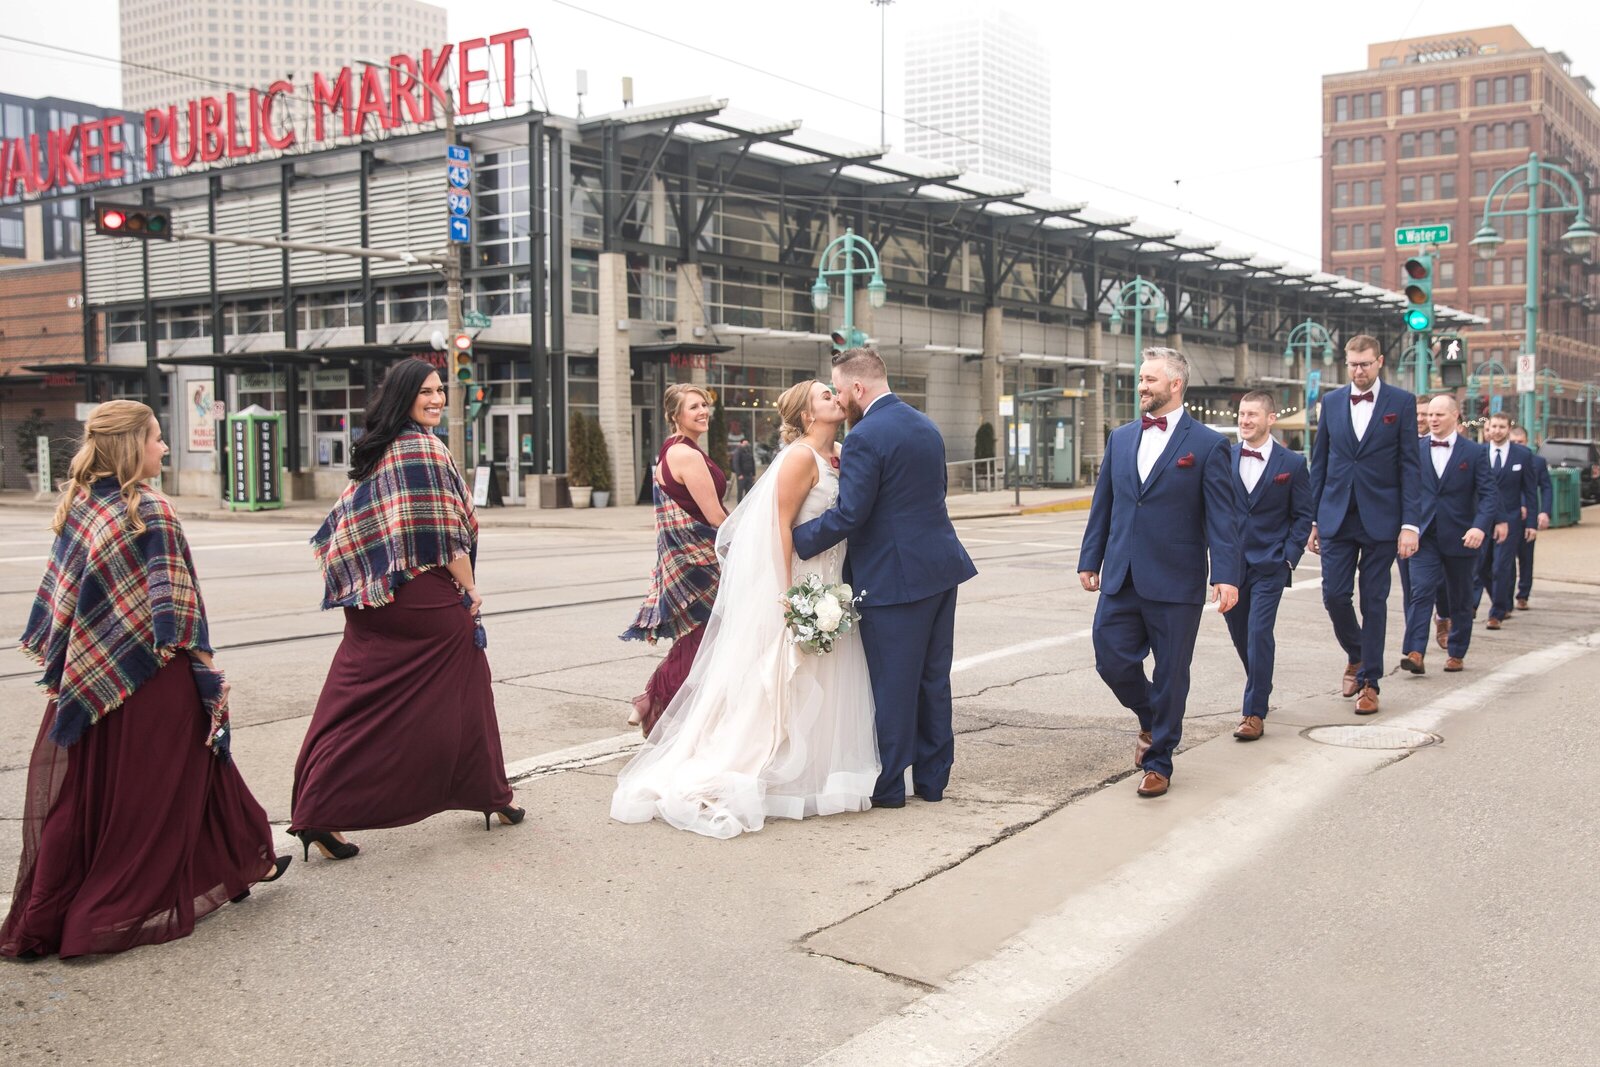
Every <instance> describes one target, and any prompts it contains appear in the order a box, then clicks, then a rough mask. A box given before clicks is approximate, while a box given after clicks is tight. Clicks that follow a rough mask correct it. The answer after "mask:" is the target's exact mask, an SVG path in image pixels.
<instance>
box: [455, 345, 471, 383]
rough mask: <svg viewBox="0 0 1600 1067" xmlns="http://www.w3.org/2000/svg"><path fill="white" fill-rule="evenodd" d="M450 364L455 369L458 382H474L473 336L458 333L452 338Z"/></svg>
mask: <svg viewBox="0 0 1600 1067" xmlns="http://www.w3.org/2000/svg"><path fill="white" fill-rule="evenodd" d="M450 363H451V365H452V366H453V367H454V368H455V373H456V381H458V382H462V383H466V382H470V381H472V335H471V334H469V333H458V334H456V335H455V336H454V337H452V338H450Z"/></svg>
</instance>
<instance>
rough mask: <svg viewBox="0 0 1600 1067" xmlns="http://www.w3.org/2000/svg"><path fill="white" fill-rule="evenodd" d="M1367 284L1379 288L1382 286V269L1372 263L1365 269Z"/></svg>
mask: <svg viewBox="0 0 1600 1067" xmlns="http://www.w3.org/2000/svg"><path fill="white" fill-rule="evenodd" d="M1367 284H1368V285H1376V286H1380V287H1381V286H1382V285H1383V267H1381V266H1379V265H1378V264H1376V263H1374V264H1373V265H1372V266H1371V267H1369V268H1368V269H1367Z"/></svg>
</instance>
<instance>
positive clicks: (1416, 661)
mask: <svg viewBox="0 0 1600 1067" xmlns="http://www.w3.org/2000/svg"><path fill="white" fill-rule="evenodd" d="M1400 669H1401V670H1403V671H1410V672H1411V673H1412V674H1427V673H1428V668H1426V667H1424V666H1423V665H1422V653H1421V652H1407V653H1406V654H1405V655H1404V656H1402V657H1400Z"/></svg>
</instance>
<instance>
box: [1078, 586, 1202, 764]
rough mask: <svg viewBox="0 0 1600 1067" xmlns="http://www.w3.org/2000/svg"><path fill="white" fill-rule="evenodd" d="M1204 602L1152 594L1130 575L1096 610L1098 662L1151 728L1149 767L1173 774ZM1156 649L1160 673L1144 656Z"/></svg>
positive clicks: (1122, 700) (1142, 724)
mask: <svg viewBox="0 0 1600 1067" xmlns="http://www.w3.org/2000/svg"><path fill="white" fill-rule="evenodd" d="M1202 610H1203V606H1202V605H1200V604H1169V603H1165V602H1163V601H1159V600H1146V599H1144V598H1143V597H1141V596H1140V595H1139V594H1138V592H1137V591H1136V590H1135V589H1134V588H1133V581H1132V579H1131V578H1130V579H1129V580H1128V581H1127V582H1126V583H1125V584H1124V585H1123V587H1122V588H1121V589H1120V590H1118V591H1117V592H1116V593H1114V594H1108V593H1104V592H1102V593H1101V594H1100V603H1099V604H1098V605H1097V606H1096V607H1095V611H1094V667H1095V670H1096V671H1098V672H1099V674H1100V677H1101V679H1102V680H1104V682H1105V683H1106V685H1107V686H1109V687H1110V689H1111V692H1112V693H1113V694H1114V695H1115V696H1116V698H1117V700H1118V701H1119V702H1120V703H1121V704H1122V706H1123V707H1125V708H1127V709H1128V710H1129V711H1131V712H1133V713H1134V714H1135V715H1136V716H1138V718H1139V729H1140V730H1143V731H1145V732H1147V733H1149V734H1150V751H1149V752H1147V753H1146V754H1145V757H1144V769H1145V770H1147V771H1155V772H1156V773H1157V774H1164V775H1166V776H1167V777H1168V778H1171V777H1172V754H1173V752H1174V751H1176V750H1177V747H1178V742H1179V741H1181V740H1182V739H1183V713H1184V710H1185V708H1186V707H1187V705H1188V701H1189V667H1190V664H1191V663H1192V662H1193V660H1194V640H1195V636H1196V635H1197V634H1198V633H1199V632H1200V613H1201V611H1202ZM1151 652H1154V653H1155V660H1156V663H1155V676H1154V678H1146V677H1145V673H1144V660H1145V657H1146V656H1147V655H1149V654H1150V653H1151Z"/></svg>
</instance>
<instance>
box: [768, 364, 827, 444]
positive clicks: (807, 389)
mask: <svg viewBox="0 0 1600 1067" xmlns="http://www.w3.org/2000/svg"><path fill="white" fill-rule="evenodd" d="M816 384H817V380H816V379H815V378H808V379H806V380H805V381H803V382H795V383H794V384H793V385H791V386H789V388H787V389H785V390H784V391H783V395H782V396H780V397H778V416H779V417H780V418H782V419H783V429H782V430H780V431H779V436H780V437H781V438H782V440H783V443H784V444H786V445H788V444H793V443H794V442H796V441H798V440H800V438H801V437H802V436H803V435H804V434H805V432H806V420H805V415H806V412H808V411H810V410H811V387H812V386H814V385H816Z"/></svg>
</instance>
